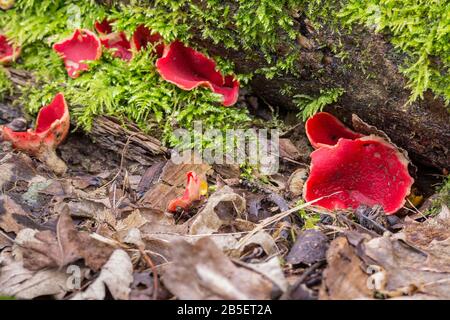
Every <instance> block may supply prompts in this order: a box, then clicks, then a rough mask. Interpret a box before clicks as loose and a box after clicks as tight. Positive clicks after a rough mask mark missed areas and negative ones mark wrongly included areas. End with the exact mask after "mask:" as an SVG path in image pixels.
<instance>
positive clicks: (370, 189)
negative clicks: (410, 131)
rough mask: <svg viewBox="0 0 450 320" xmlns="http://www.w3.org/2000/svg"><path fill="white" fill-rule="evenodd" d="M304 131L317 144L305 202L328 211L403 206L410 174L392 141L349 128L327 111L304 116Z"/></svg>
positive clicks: (387, 210)
mask: <svg viewBox="0 0 450 320" xmlns="http://www.w3.org/2000/svg"><path fill="white" fill-rule="evenodd" d="M306 134H307V136H308V139H309V141H310V142H311V145H312V146H313V147H314V148H315V149H316V150H315V151H314V152H312V153H311V167H310V174H309V177H308V179H307V181H306V183H305V186H304V190H303V197H304V198H305V200H306V201H314V200H315V201H316V202H315V203H314V204H315V205H318V206H321V207H323V208H326V209H329V210H336V209H348V208H353V209H356V208H358V206H360V205H367V206H374V205H381V206H382V207H383V210H384V212H385V213H386V214H394V213H396V212H397V211H398V210H399V209H401V208H402V207H403V205H404V204H405V197H406V196H407V195H408V194H409V193H410V191H411V186H412V184H413V182H414V179H413V178H412V177H411V176H410V175H409V172H408V159H407V158H406V157H405V156H404V155H403V154H402V153H401V152H399V151H398V149H397V148H396V147H395V146H394V145H392V144H391V143H389V142H387V141H386V140H384V139H382V138H381V137H378V136H375V135H369V136H363V135H361V134H359V133H357V132H354V131H352V130H350V129H349V128H347V127H346V126H345V125H344V124H343V123H342V122H340V121H339V120H338V119H336V118H335V117H334V116H332V115H331V114H329V113H326V112H320V113H317V114H316V115H314V116H313V117H311V118H310V119H308V121H307V122H306Z"/></svg>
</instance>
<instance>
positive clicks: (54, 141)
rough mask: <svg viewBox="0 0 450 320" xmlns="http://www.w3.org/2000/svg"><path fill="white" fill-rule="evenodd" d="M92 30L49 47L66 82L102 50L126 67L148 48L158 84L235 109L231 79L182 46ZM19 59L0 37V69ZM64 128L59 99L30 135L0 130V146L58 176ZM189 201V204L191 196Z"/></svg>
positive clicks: (141, 33) (151, 36)
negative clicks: (212, 97)
mask: <svg viewBox="0 0 450 320" xmlns="http://www.w3.org/2000/svg"><path fill="white" fill-rule="evenodd" d="M94 27H95V30H96V31H97V34H98V35H97V34H96V33H94V32H91V31H89V30H85V29H76V30H75V31H74V33H73V34H72V36H70V37H69V38H67V39H64V40H62V41H60V42H58V43H55V44H54V45H53V50H54V51H55V52H57V53H58V54H59V55H60V56H61V58H62V59H63V61H64V65H65V68H66V70H67V74H68V75H69V76H70V77H71V78H77V77H79V76H80V74H81V72H83V71H87V70H88V69H89V65H88V64H87V63H86V62H87V61H95V60H98V59H100V57H101V56H102V47H105V48H107V49H111V50H112V51H113V56H114V57H117V58H120V59H123V60H125V61H130V60H131V59H132V58H133V54H134V53H136V52H138V51H140V50H143V49H145V48H147V47H149V45H151V46H152V47H153V49H154V54H156V56H157V57H158V59H157V62H156V68H157V70H158V72H159V73H160V75H161V77H162V78H163V79H164V80H166V81H168V82H171V83H173V84H175V85H176V86H178V87H179V88H181V89H184V90H192V89H194V88H197V87H200V86H203V87H208V88H210V89H211V90H212V91H213V92H214V93H217V94H219V95H221V96H222V104H223V105H224V106H231V105H233V104H235V103H236V101H237V99H238V95H239V81H238V80H237V79H235V77H234V76H232V75H227V76H224V75H222V74H221V73H220V72H219V71H217V70H216V63H215V62H214V61H213V60H211V59H210V58H208V57H206V56H205V55H203V54H202V53H200V52H197V51H195V50H194V49H192V48H189V47H187V46H185V45H184V44H183V43H182V42H180V41H174V42H172V43H170V44H168V45H165V44H164V42H163V39H162V37H161V36H160V35H159V34H158V33H152V31H151V30H150V29H149V28H147V27H145V26H144V25H140V26H138V27H137V28H136V30H135V32H134V33H133V35H132V37H131V40H130V39H128V38H127V36H126V34H125V33H124V32H113V28H112V25H111V22H110V21H108V20H106V19H105V20H103V21H102V22H96V23H95V25H94ZM19 55H20V47H19V46H18V45H15V44H14V43H12V42H11V41H10V40H9V39H8V38H7V37H6V36H5V35H0V64H2V65H8V64H10V63H12V62H14V61H15V60H16V59H17V58H18V57H19ZM69 127H70V116H69V110H68V107H67V103H66V101H65V99H64V95H63V94H62V93H59V94H58V95H56V97H55V98H54V99H53V101H52V102H51V103H50V104H49V105H48V106H45V107H43V108H42V109H41V110H40V111H39V114H38V117H37V121H36V127H35V128H34V129H29V130H28V131H26V132H15V131H13V130H11V129H10V128H9V127H7V126H0V134H1V137H2V139H3V140H8V141H10V142H11V143H12V144H13V146H14V147H15V148H16V149H18V150H22V151H24V152H26V153H28V154H30V155H32V156H35V157H37V158H38V159H39V160H41V161H42V162H44V163H46V164H47V166H48V167H49V168H51V169H52V170H53V171H54V172H56V173H58V174H63V173H64V172H66V170H67V167H66V165H65V163H64V162H63V161H62V160H61V159H59V158H58V157H57V155H56V152H55V149H56V148H57V147H58V145H59V144H60V143H61V142H62V141H63V140H64V138H65V137H66V136H67V134H68V132H69ZM194 180H196V179H194ZM186 197H188V196H185V198H186ZM189 197H190V198H192V192H191V196H189ZM191 200H192V199H191ZM180 203H181V202H180Z"/></svg>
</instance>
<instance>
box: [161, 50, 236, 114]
mask: <svg viewBox="0 0 450 320" xmlns="http://www.w3.org/2000/svg"><path fill="white" fill-rule="evenodd" d="M156 68H157V70H158V72H159V74H160V75H161V76H162V77H163V78H164V80H166V81H168V82H171V83H173V84H175V85H176V86H178V87H179V88H181V89H184V90H192V89H194V88H197V87H199V86H203V87H208V88H210V89H211V90H212V91H213V92H215V93H217V94H220V95H222V104H223V105H224V106H231V105H233V104H235V103H236V101H237V99H238V95H239V81H238V80H236V79H235V78H234V77H233V76H231V75H228V76H225V77H224V76H223V75H222V74H221V73H220V72H219V71H217V70H216V63H215V62H214V61H213V60H211V59H209V58H207V57H206V56H205V55H203V54H202V53H200V52H198V51H195V50H194V49H192V48H189V47H186V46H185V45H184V44H183V43H181V42H180V41H175V42H172V43H171V44H170V45H168V46H166V47H165V49H164V54H163V56H162V57H161V58H159V59H158V60H157V61H156Z"/></svg>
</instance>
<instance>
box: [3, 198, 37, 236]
mask: <svg viewBox="0 0 450 320" xmlns="http://www.w3.org/2000/svg"><path fill="white" fill-rule="evenodd" d="M0 228H1V229H3V230H4V231H5V232H14V233H16V234H17V233H18V232H19V231H20V230H22V229H24V228H36V229H43V227H42V226H40V225H38V224H37V223H35V222H34V221H33V220H31V219H30V215H29V214H28V213H27V212H26V211H25V210H24V209H23V208H22V206H20V205H19V204H17V203H16V202H15V201H14V200H13V199H12V198H11V197H9V196H7V195H6V194H2V195H0Z"/></svg>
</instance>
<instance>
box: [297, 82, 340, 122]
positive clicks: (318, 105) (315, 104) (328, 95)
mask: <svg viewBox="0 0 450 320" xmlns="http://www.w3.org/2000/svg"><path fill="white" fill-rule="evenodd" d="M342 94H344V90H343V89H342V88H332V89H323V90H320V95H319V96H318V97H311V96H308V95H305V94H298V95H295V96H294V103H295V104H296V105H297V107H298V108H299V109H300V113H299V114H298V115H297V116H298V117H299V118H301V119H302V120H303V121H305V120H306V119H308V118H309V117H312V116H313V115H314V114H315V113H317V112H319V111H322V110H323V108H324V107H325V106H327V105H329V104H332V103H334V102H336V101H337V100H338V99H339V97H340V96H341V95H342Z"/></svg>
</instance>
